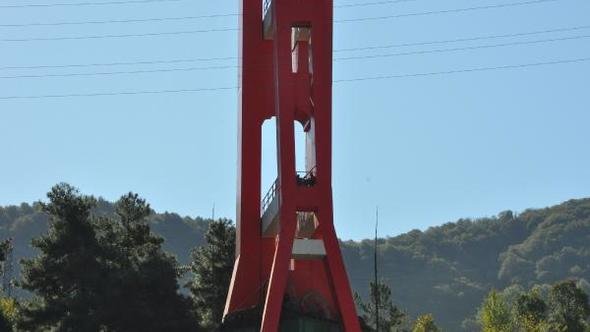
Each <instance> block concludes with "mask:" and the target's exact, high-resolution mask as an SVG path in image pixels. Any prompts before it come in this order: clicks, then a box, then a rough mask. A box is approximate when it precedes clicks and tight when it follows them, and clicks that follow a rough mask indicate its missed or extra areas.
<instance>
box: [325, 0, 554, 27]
mask: <svg viewBox="0 0 590 332" xmlns="http://www.w3.org/2000/svg"><path fill="white" fill-rule="evenodd" d="M554 1H560V0H530V1H523V2H509V3H502V4H494V5H486V6H476V7H466V8H454V9H444V10H433V11H427V12H417V13H407V14H397V15H387V16H377V17H361V18H350V19H343V20H335V21H334V23H351V22H366V21H378V20H389V19H394V18H401V17H412V16H424V15H436V14H448V13H461V12H469V11H474V10H485V9H496V8H506V7H516V6H526V5H535V4H539V3H544V2H554Z"/></svg>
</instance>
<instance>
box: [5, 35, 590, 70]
mask: <svg viewBox="0 0 590 332" xmlns="http://www.w3.org/2000/svg"><path fill="white" fill-rule="evenodd" d="M584 29H590V25H583V26H575V27H566V28H557V29H548V30H537V31H530V32H519V33H511V34H502V35H487V36H477V37H467V38H458V39H447V40H435V41H424V42H412V43H402V44H389V45H375V46H367V47H355V48H341V49H336V50H334V52H335V53H337V52H348V51H361V50H376V49H388V48H396V47H408V46H425V45H434V44H447V43H455V42H464V41H476V40H486V39H498V38H508V37H521V36H530V35H538V34H545V33H554V32H567V31H577V30H584ZM236 59H238V57H235V56H231V57H210V58H189V59H172V60H142V61H130V62H123V61H119V62H107V63H88V64H63V65H34V66H6V67H0V70H13V69H52V68H54V69H57V68H85V67H110V66H127V65H153V64H179V63H195V62H211V61H226V60H236Z"/></svg>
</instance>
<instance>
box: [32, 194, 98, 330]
mask: <svg viewBox="0 0 590 332" xmlns="http://www.w3.org/2000/svg"><path fill="white" fill-rule="evenodd" d="M47 196H48V198H49V203H47V204H41V206H42V208H43V210H44V211H45V212H46V213H48V214H49V215H50V216H51V224H50V226H49V233H48V234H46V235H44V236H41V237H40V238H37V239H34V240H33V246H35V247H36V248H37V249H39V250H40V252H41V253H40V255H39V256H37V257H35V258H32V259H29V260H24V261H23V262H22V266H23V274H22V275H23V280H22V284H21V286H22V287H23V288H24V289H26V290H29V291H31V292H33V293H34V294H36V295H37V296H38V299H37V300H36V301H33V302H32V303H31V304H30V305H29V306H28V307H26V308H24V310H23V317H22V321H21V322H20V329H23V330H26V331H37V330H51V329H53V330H55V331H100V330H101V328H102V326H101V323H100V321H101V319H102V317H101V310H100V309H101V308H102V306H103V305H104V303H103V302H102V301H101V299H102V297H103V296H104V294H105V293H107V292H108V291H109V290H108V288H107V285H108V283H107V282H105V281H106V280H108V276H109V274H108V269H106V267H105V264H104V251H103V248H102V247H101V245H100V244H99V242H98V240H97V237H96V233H95V228H94V227H93V224H92V221H91V217H90V211H91V209H92V207H93V206H94V204H95V200H94V199H93V198H91V197H88V196H82V195H80V194H79V192H78V190H77V189H75V188H74V187H72V186H69V185H67V184H59V185H57V186H55V187H53V188H52V189H51V191H50V192H49V193H48V194H47Z"/></svg>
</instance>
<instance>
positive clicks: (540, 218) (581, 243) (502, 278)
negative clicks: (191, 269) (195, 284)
mask: <svg viewBox="0 0 590 332" xmlns="http://www.w3.org/2000/svg"><path fill="white" fill-rule="evenodd" d="M37 205H38V204H33V205H29V204H21V205H18V206H7V207H0V239H7V238H10V237H12V238H14V256H15V259H16V260H17V261H18V259H21V258H30V257H35V256H37V255H38V254H39V250H38V249H37V248H35V247H32V246H30V245H29V243H30V239H31V238H35V237H38V236H40V235H41V234H44V233H46V232H47V229H48V220H49V217H48V215H47V213H45V212H43V211H39V210H38V209H37V208H36V207H37ZM92 212H93V214H95V215H100V216H104V217H108V218H112V217H113V216H114V215H115V207H114V205H113V204H112V203H109V202H106V201H104V200H101V199H98V200H97V205H96V207H95V208H94V209H93V210H92ZM147 219H148V223H149V225H150V228H151V229H152V230H153V231H154V232H155V233H157V234H159V235H160V236H162V237H163V238H164V239H166V241H165V242H164V243H163V249H164V250H166V251H169V252H172V253H174V254H175V255H176V256H177V257H178V260H179V262H180V263H181V264H189V262H190V260H191V259H190V255H189V253H190V250H191V249H192V248H194V247H196V246H200V245H202V244H203V243H204V242H205V240H204V234H205V232H206V229H207V227H208V223H209V221H208V220H205V219H201V218H187V217H180V216H179V215H177V214H174V213H161V214H152V215H150V216H149V217H148V218H147ZM433 222H435V221H433ZM589 242H590V199H579V200H571V201H567V202H565V203H563V204H559V205H556V206H553V207H549V208H544V209H531V210H526V211H523V212H521V213H518V214H517V213H512V212H502V213H500V214H499V215H498V216H496V217H490V218H481V219H460V220H457V221H455V222H452V223H446V224H444V225H442V226H438V227H432V228H429V229H428V230H425V231H419V230H414V231H411V232H408V233H406V234H402V235H399V236H395V237H388V238H385V239H380V240H379V241H378V245H379V253H380V256H381V257H380V259H379V261H380V265H381V267H380V271H381V275H382V276H383V277H384V278H385V280H386V281H387V284H388V285H389V286H390V287H395V290H396V291H395V300H396V303H397V304H398V305H399V306H400V307H402V308H404V309H407V312H408V314H409V315H411V316H414V317H415V316H417V315H419V314H420V313H423V312H430V313H433V315H434V316H435V317H436V318H437V324H438V325H439V326H440V327H441V328H443V329H444V330H447V331H460V330H462V322H463V321H464V320H465V324H464V325H463V326H464V328H463V330H464V331H469V332H472V331H474V326H475V325H474V324H473V323H474V322H473V318H474V317H475V315H476V311H477V308H478V307H479V305H480V304H481V303H482V301H483V299H484V298H485V297H486V295H487V293H488V290H489V289H492V288H495V289H506V288H507V287H510V286H512V285H515V287H514V290H517V289H519V288H520V289H522V290H524V289H531V288H532V287H533V286H534V285H545V286H543V287H545V288H547V290H546V293H547V297H546V294H545V290H543V292H542V294H541V295H542V297H543V298H544V299H545V300H546V302H547V303H548V293H549V288H550V285H552V284H554V283H555V282H558V281H561V280H566V279H575V280H579V281H580V284H581V287H585V289H586V292H588V290H589V289H590V284H589V283H588V281H590V249H589V248H588V243H589ZM341 249H342V253H343V257H344V260H345V263H346V265H347V272H348V273H349V276H350V280H351V282H352V287H353V289H354V290H355V291H356V292H358V293H360V294H368V293H369V284H368V283H366V282H364V280H367V279H369V278H371V275H372V264H373V253H374V251H373V250H374V242H373V240H366V241H356V242H355V241H346V242H342V243H341ZM19 269H20V267H19V265H18V264H17V265H15V276H16V277H17V278H18V275H19ZM183 283H184V281H183ZM584 285H585V286H584ZM545 288H544V289H545ZM15 293H16V294H17V295H18V296H26V294H25V292H23V291H21V290H19V289H16V290H15ZM508 297H510V296H508V295H507V301H508V302H511V301H512V300H511V299H508ZM466 318H467V320H466Z"/></svg>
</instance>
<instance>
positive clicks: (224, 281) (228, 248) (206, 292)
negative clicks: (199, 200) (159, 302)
mask: <svg viewBox="0 0 590 332" xmlns="http://www.w3.org/2000/svg"><path fill="white" fill-rule="evenodd" d="M235 239H236V230H235V227H234V226H232V224H231V222H230V221H228V220H217V221H212V222H211V223H210V224H209V228H208V230H207V232H206V234H205V240H206V242H207V243H206V244H205V245H204V246H202V247H199V248H197V249H195V250H194V251H193V252H192V261H191V263H190V266H189V268H190V271H191V272H192V273H193V275H194V277H193V280H191V281H190V282H189V283H188V284H187V286H188V287H189V289H190V291H191V295H192V298H193V302H194V306H195V311H196V314H197V315H198V316H199V320H200V322H201V325H202V326H203V327H205V328H207V329H214V328H216V327H217V326H218V325H219V324H220V323H221V320H222V318H223V310H224V307H225V300H226V297H227V291H228V289H229V284H230V282H231V275H232V271H233V265H234V258H235Z"/></svg>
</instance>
